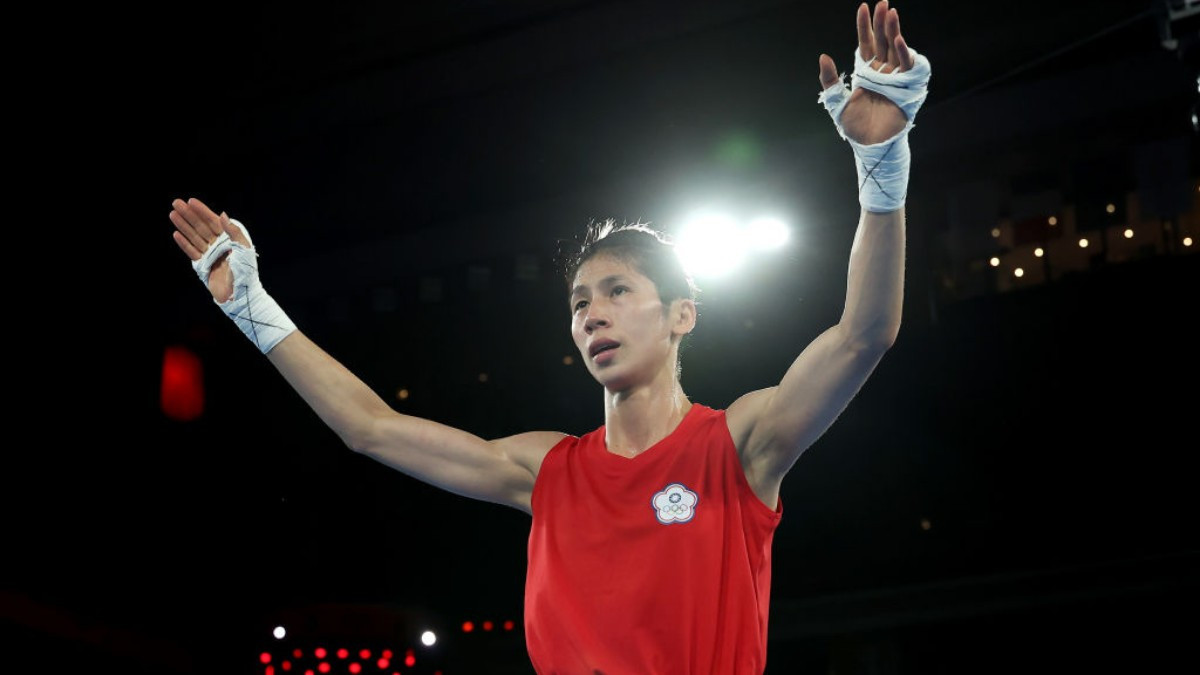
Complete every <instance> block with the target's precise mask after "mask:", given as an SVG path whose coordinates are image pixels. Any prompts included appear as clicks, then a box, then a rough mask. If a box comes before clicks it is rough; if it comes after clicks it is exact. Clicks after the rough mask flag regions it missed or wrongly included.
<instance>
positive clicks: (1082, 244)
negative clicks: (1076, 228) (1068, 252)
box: [1079, 239, 1087, 248]
mask: <svg viewBox="0 0 1200 675" xmlns="http://www.w3.org/2000/svg"><path fill="white" fill-rule="evenodd" d="M1079 248H1087V239H1080V240H1079Z"/></svg>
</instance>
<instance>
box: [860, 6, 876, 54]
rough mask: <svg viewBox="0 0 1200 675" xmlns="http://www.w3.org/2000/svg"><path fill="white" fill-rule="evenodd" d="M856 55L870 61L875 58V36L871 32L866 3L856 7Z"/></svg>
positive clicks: (869, 15)
mask: <svg viewBox="0 0 1200 675" xmlns="http://www.w3.org/2000/svg"><path fill="white" fill-rule="evenodd" d="M858 53H859V54H860V55H862V57H863V59H865V60H867V61H870V60H871V59H872V58H873V57H874V56H875V34H874V33H872V32H871V10H869V9H867V3H865V2H864V3H863V4H861V5H859V6H858Z"/></svg>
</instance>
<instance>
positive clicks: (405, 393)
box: [396, 389, 408, 401]
mask: <svg viewBox="0 0 1200 675" xmlns="http://www.w3.org/2000/svg"><path fill="white" fill-rule="evenodd" d="M396 398H398V399H400V400H401V401H403V400H404V399H406V398H408V390H407V389H401V390H400V391H398V392H396Z"/></svg>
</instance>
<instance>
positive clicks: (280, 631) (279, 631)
mask: <svg viewBox="0 0 1200 675" xmlns="http://www.w3.org/2000/svg"><path fill="white" fill-rule="evenodd" d="M271 634H272V635H274V636H275V639H276V640H282V639H283V636H285V635H287V629H286V628H284V627H283V626H275V630H274V631H272V632H271Z"/></svg>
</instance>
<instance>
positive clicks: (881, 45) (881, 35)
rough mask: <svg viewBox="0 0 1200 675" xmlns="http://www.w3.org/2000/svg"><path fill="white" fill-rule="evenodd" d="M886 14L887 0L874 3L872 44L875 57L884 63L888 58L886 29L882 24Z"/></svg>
mask: <svg viewBox="0 0 1200 675" xmlns="http://www.w3.org/2000/svg"><path fill="white" fill-rule="evenodd" d="M887 15H888V4H887V0H880V1H879V2H877V3H875V20H874V25H873V29H874V35H873V37H874V46H875V58H877V59H879V62H880V63H884V62H886V61H887V58H888V39H887V29H886V27H885V26H884V24H885V22H886V19H887Z"/></svg>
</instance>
